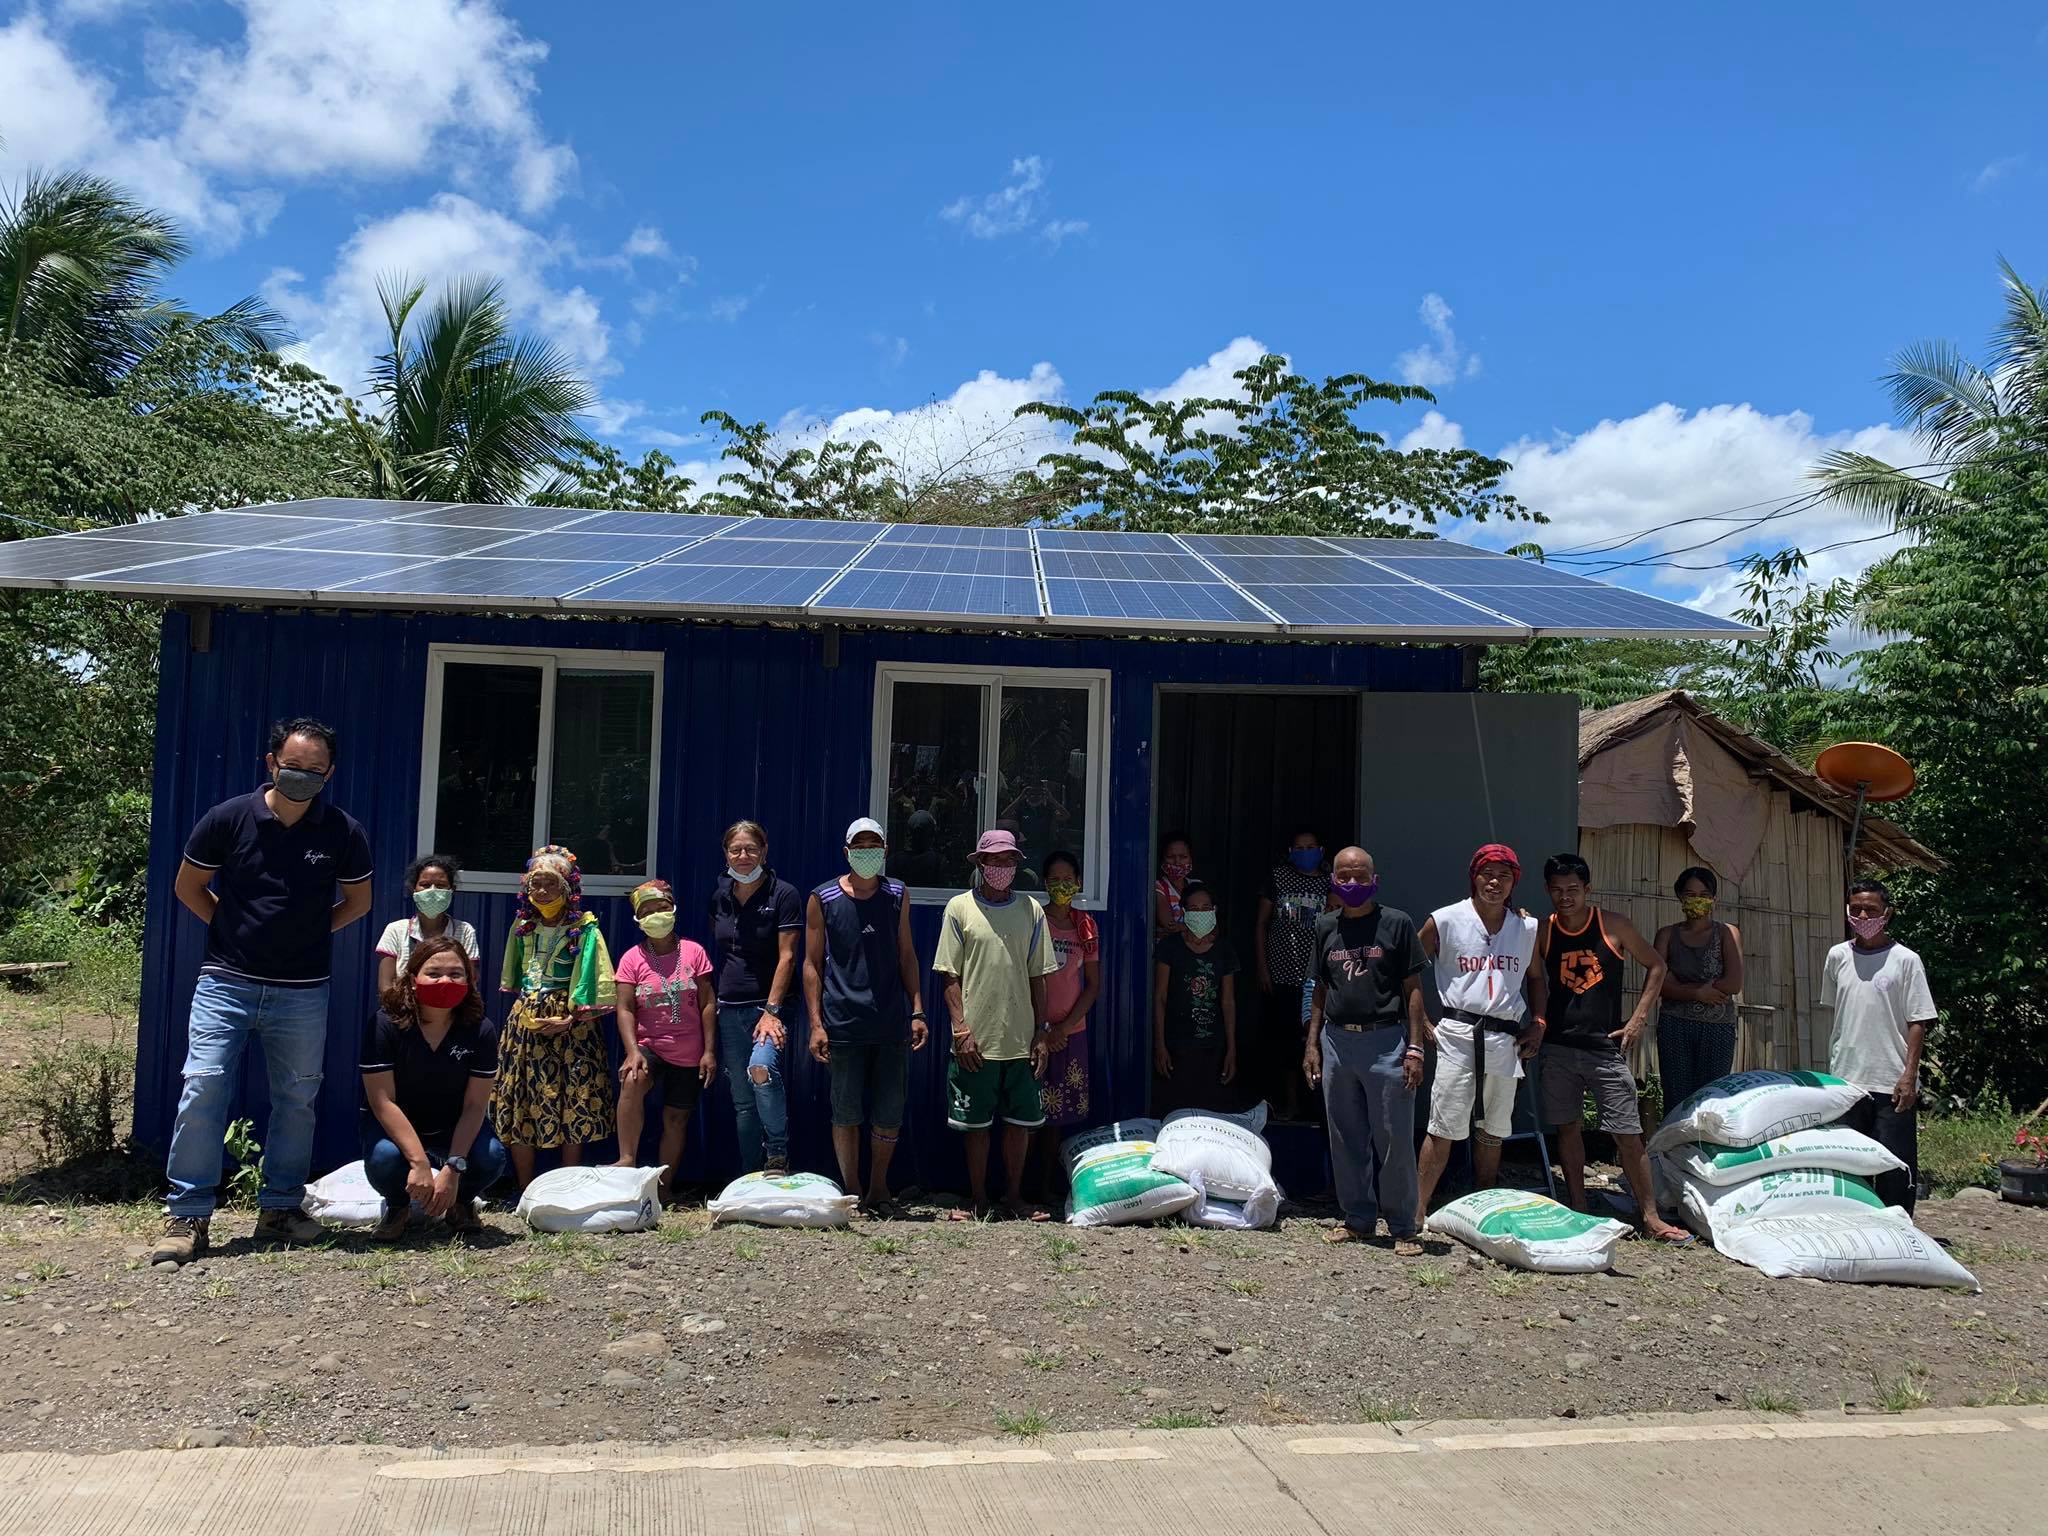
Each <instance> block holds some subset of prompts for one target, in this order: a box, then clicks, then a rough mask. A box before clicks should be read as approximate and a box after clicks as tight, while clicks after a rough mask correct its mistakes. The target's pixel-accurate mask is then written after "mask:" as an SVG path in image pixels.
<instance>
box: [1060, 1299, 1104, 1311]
mask: <svg viewBox="0 0 2048 1536" xmlns="http://www.w3.org/2000/svg"><path fill="white" fill-rule="evenodd" d="M1067 1305H1068V1306H1070V1307H1072V1308H1073V1309H1074V1310H1075V1311H1076V1312H1093V1311H1094V1310H1095V1309H1096V1308H1097V1307H1099V1306H1101V1305H1102V1298H1101V1297H1100V1296H1073V1297H1069V1298H1068V1300H1067Z"/></svg>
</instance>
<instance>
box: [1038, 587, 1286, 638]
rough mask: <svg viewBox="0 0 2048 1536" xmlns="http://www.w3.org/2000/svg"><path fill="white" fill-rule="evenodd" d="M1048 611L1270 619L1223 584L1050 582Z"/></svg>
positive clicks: (1081, 615) (1220, 620)
mask: <svg viewBox="0 0 2048 1536" xmlns="http://www.w3.org/2000/svg"><path fill="white" fill-rule="evenodd" d="M1045 600H1046V611H1047V612H1048V613H1050V614H1053V615H1056V616H1058V617H1062V618H1075V619H1156V620H1162V621H1176V622H1184V623H1205V624H1259V625H1265V626H1271V624H1272V622H1273V620H1272V618H1271V616H1270V615H1268V614H1266V613H1265V612H1263V611H1261V609H1260V608H1259V606H1258V605H1257V604H1256V603H1254V602H1253V601H1252V600H1251V599H1250V598H1248V597H1246V596H1245V595H1244V594H1243V593H1242V592H1239V591H1238V590H1237V589H1236V588H1235V587H1226V586H1224V585H1223V584H1222V583H1221V582H1209V583H1206V584H1205V583H1202V582H1194V581H1145V582H1124V581H1093V580H1087V579H1076V578H1073V577H1057V578H1056V577H1052V576H1047V577H1046V579H1045Z"/></svg>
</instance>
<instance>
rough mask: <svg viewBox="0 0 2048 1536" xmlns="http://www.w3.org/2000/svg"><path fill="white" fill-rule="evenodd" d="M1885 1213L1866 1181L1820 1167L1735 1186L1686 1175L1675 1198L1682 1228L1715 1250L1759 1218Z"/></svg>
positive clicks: (1767, 1174) (1790, 1170)
mask: <svg viewBox="0 0 2048 1536" xmlns="http://www.w3.org/2000/svg"><path fill="white" fill-rule="evenodd" d="M1884 1208H1885V1205H1884V1202H1883V1201H1882V1200H1880V1199H1878V1198H1877V1192H1876V1191H1875V1190H1873V1189H1872V1188H1871V1187H1870V1181H1869V1180H1867V1179H1862V1178H1858V1177H1857V1176H1856V1175H1855V1174H1853V1173H1832V1172H1830V1171H1828V1170H1827V1169H1825V1168H1787V1169H1786V1170H1785V1171H1784V1172H1782V1173H1766V1174H1763V1175H1762V1176H1760V1177H1758V1178H1754V1179H1748V1180H1745V1181H1744V1182H1742V1183H1740V1184H1708V1183H1705V1182H1703V1181H1701V1180H1699V1179H1695V1178H1692V1177H1690V1176H1687V1177H1685V1178H1684V1179H1683V1189H1682V1191H1681V1193H1680V1195H1679V1209H1680V1210H1681V1211H1682V1212H1683V1213H1684V1215H1685V1224H1686V1225H1687V1226H1689V1227H1691V1228H1692V1229H1693V1231H1695V1232H1697V1233H1699V1235H1700V1236H1701V1237H1704V1238H1705V1239H1706V1240H1707V1241H1708V1242H1710V1243H1712V1244H1713V1245H1714V1246H1715V1247H1716V1248H1719V1247H1721V1246H1722V1239H1723V1238H1724V1237H1725V1236H1726V1235H1727V1233H1728V1231H1729V1229H1730V1228H1732V1227H1734V1226H1736V1225H1738V1224H1739V1223H1741V1222H1745V1221H1754V1220H1756V1219H1757V1218H1758V1217H1763V1216H1805V1215H1809V1214H1811V1213H1813V1212H1816V1211H1819V1212H1825V1213H1827V1214H1829V1215H1848V1216H1853V1215H1856V1214H1858V1213H1860V1212H1863V1211H1881V1210H1883V1209H1884Z"/></svg>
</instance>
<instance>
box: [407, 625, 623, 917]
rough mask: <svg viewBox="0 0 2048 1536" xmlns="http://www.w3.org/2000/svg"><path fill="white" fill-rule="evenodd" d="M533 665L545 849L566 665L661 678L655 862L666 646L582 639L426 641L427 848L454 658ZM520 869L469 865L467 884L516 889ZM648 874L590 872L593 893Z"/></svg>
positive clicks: (423, 761)
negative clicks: (548, 642) (637, 647)
mask: <svg viewBox="0 0 2048 1536" xmlns="http://www.w3.org/2000/svg"><path fill="white" fill-rule="evenodd" d="M451 662H453V663H454V664H456V665H458V666H506V667H528V668H532V669H534V670H536V671H538V672H539V673H540V675H541V678H540V737H539V740H538V741H537V742H536V743H535V748H534V750H535V753H536V755H537V756H538V759H539V761H538V762H536V763H535V764H534V783H533V821H534V824H533V827H532V829H531V830H532V836H531V839H530V841H529V843H528V846H529V847H532V848H538V847H540V846H541V844H542V843H544V842H546V841H547V839H548V826H547V822H548V817H549V814H550V808H551V806H552V804H553V801H554V787H555V786H554V776H555V683H556V678H557V676H558V674H559V673H560V672H561V671H562V670H563V669H564V668H566V669H568V670H569V671H571V672H646V673H650V674H652V676H653V678H654V719H653V721H652V722H651V724H652V729H653V738H652V741H653V746H652V750H651V751H650V752H649V754H648V764H647V857H648V868H649V870H650V871H652V869H653V868H654V859H655V850H656V849H657V848H658V847H659V846H660V843H659V841H658V839H659V838H660V835H661V826H660V816H661V702H662V692H663V689H662V680H663V670H662V663H663V657H662V654H661V652H659V651H587V650H582V649H579V648H578V647H576V646H561V647H549V646H493V645H430V646H429V647H427V720H426V729H425V730H424V731H423V732H422V733H421V740H420V818H419V847H420V851H421V852H423V853H424V852H430V851H433V850H434V848H435V842H434V834H435V825H434V819H435V816H436V815H437V814H438V812H439V809H440V807H439V805H438V804H437V801H438V798H439V797H438V795H437V794H436V793H435V791H436V787H437V785H438V784H439V781H440V777H441V706H442V695H443V687H444V684H445V682H446V676H447V668H448V665H449V664H450V663H451ZM522 873H523V872H522V871H520V870H502V869H467V868H465V869H464V870H463V871H462V887H463V889H464V890H469V891H497V892H516V891H518V889H519V882H520V878H521V875H522ZM647 878H648V877H647V876H646V875H585V876H584V877H583V894H584V895H586V896H623V895H625V894H626V893H627V892H628V891H630V890H632V889H633V887H634V886H636V885H639V884H640V883H641V882H643V881H644V880H646V879H647Z"/></svg>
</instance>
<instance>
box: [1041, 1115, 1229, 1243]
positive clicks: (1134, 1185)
mask: <svg viewBox="0 0 2048 1536" xmlns="http://www.w3.org/2000/svg"><path fill="white" fill-rule="evenodd" d="M1128 1123H1129V1122H1126V1124H1128ZM1154 1152H1155V1148H1154V1146H1153V1144H1152V1143H1151V1142H1149V1141H1110V1142H1101V1143H1098V1144H1097V1145H1095V1146H1092V1147H1088V1148H1085V1149H1084V1150H1083V1151H1082V1152H1081V1153H1080V1154H1079V1155H1078V1156H1077V1157H1075V1158H1074V1160H1073V1161H1072V1162H1071V1163H1070V1164H1069V1165H1068V1170H1067V1183H1068V1189H1067V1221H1068V1222H1069V1223H1070V1224H1071V1225H1073V1226H1077V1227H1117V1226H1124V1225H1127V1224H1128V1223H1130V1222H1134V1221H1159V1220H1161V1219H1163V1218H1164V1217H1167V1216H1178V1215H1179V1214H1180V1213H1181V1212H1183V1211H1185V1210H1186V1209H1187V1208H1188V1207H1189V1206H1191V1205H1193V1204H1194V1203H1195V1201H1196V1200H1197V1199H1198V1198H1199V1192H1198V1191H1197V1190H1196V1189H1195V1187H1194V1186H1193V1185H1192V1184H1189V1183H1188V1182H1187V1181H1186V1180H1184V1179H1179V1178H1176V1177H1174V1176H1173V1175H1172V1174H1168V1173H1163V1172H1160V1171H1159V1170H1158V1169H1157V1168H1155V1167H1154V1166H1153V1157H1154Z"/></svg>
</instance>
